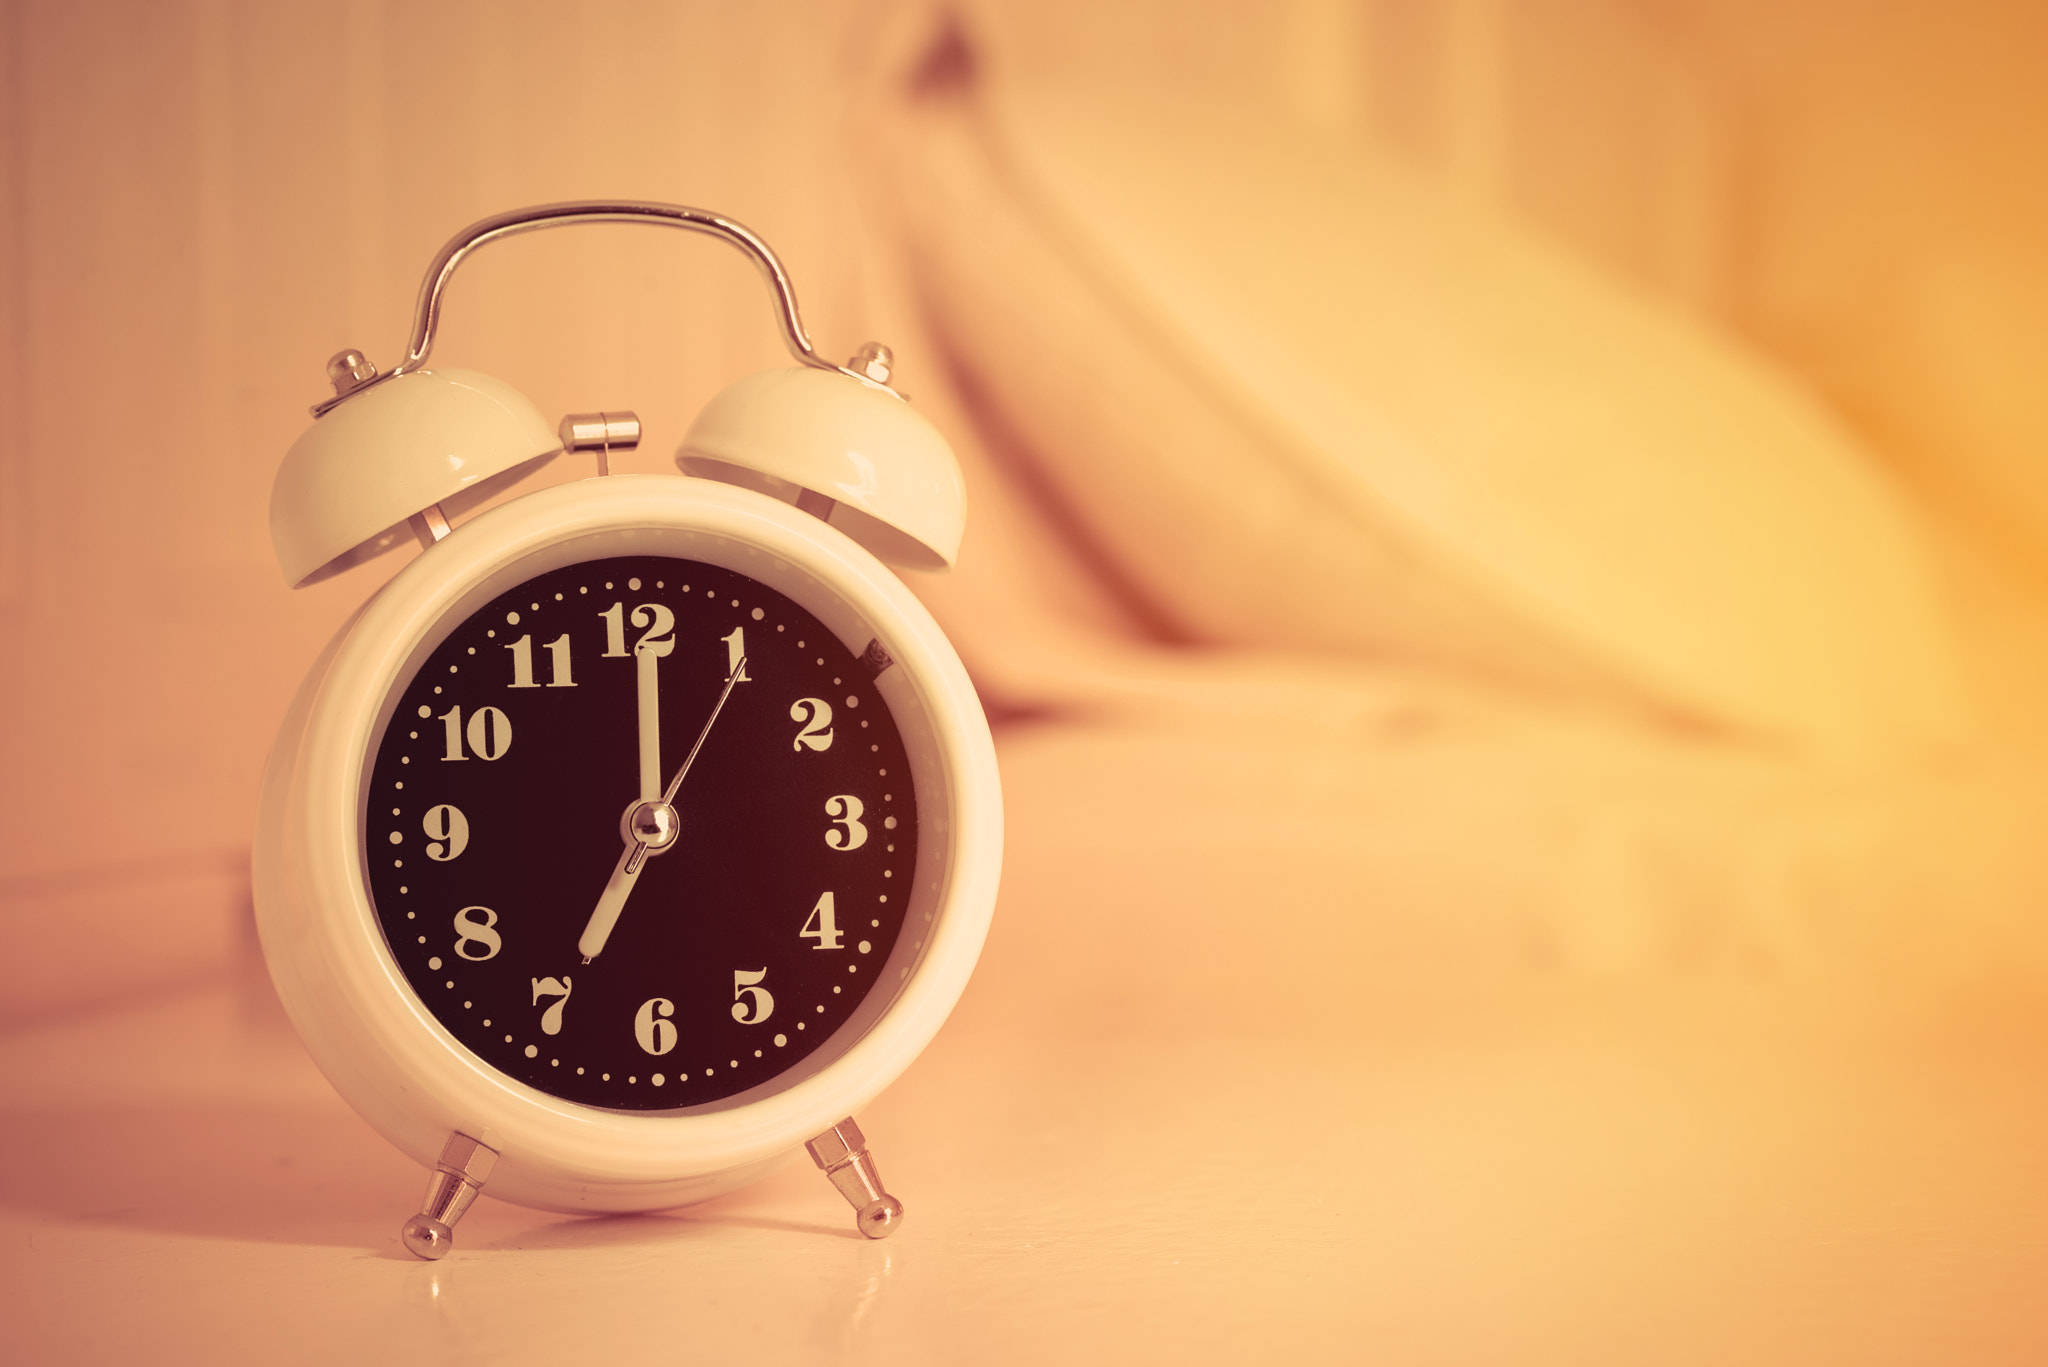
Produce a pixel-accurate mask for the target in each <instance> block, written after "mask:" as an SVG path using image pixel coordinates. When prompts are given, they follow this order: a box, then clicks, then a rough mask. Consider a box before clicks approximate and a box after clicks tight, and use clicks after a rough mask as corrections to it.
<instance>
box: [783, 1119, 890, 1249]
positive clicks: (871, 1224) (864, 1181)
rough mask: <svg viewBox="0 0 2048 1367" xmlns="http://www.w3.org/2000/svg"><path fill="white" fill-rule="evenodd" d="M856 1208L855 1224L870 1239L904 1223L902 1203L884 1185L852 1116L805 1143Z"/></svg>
mask: <svg viewBox="0 0 2048 1367" xmlns="http://www.w3.org/2000/svg"><path fill="white" fill-rule="evenodd" d="M804 1147H805V1148H807V1149H809V1150H810V1152H811V1161H812V1162H813V1163H816V1164H817V1165H818V1166H819V1167H820V1168H822V1169H823V1170H824V1173H825V1176H827V1177H829V1178H831V1179H832V1185H833V1186H835V1187H837V1188H839V1194H840V1195H841V1196H844V1197H845V1198H846V1204H848V1205H850V1206H852V1207H853V1209H854V1220H853V1222H854V1225H855V1226H856V1227H857V1228H858V1229H859V1230H860V1232H861V1233H863V1234H865V1235H867V1236H868V1237H869V1238H870V1239H886V1238H888V1237H889V1236H890V1235H891V1234H894V1233H895V1232H896V1227H897V1226H898V1225H900V1224H902V1223H903V1203H902V1202H901V1201H899V1200H897V1199H896V1198H895V1197H893V1196H891V1195H890V1194H889V1193H888V1192H886V1191H884V1190H883V1189H882V1175H881V1174H880V1173H879V1172H877V1171H875V1160H874V1159H873V1158H871V1157H869V1155H868V1146H867V1139H866V1137H865V1136H863V1135H862V1134H861V1132H860V1126H858V1125H856V1124H854V1123H853V1118H852V1117H851V1116H849V1117H847V1118H846V1119H845V1120H842V1121H840V1122H839V1123H838V1124H837V1125H834V1126H833V1127H832V1128H831V1129H829V1130H827V1131H825V1133H823V1134H821V1135H819V1136H818V1137H817V1138H816V1139H813V1140H811V1141H809V1142H808V1143H806V1144H805V1145H804Z"/></svg>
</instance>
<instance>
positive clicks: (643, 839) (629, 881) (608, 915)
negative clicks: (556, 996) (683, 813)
mask: <svg viewBox="0 0 2048 1367" xmlns="http://www.w3.org/2000/svg"><path fill="white" fill-rule="evenodd" d="M676 829H677V822H676V810H675V808H673V807H671V806H670V805H669V804H668V803H666V802H663V801H661V800H660V798H659V797H657V798H656V799H655V800H654V801H652V802H642V803H640V804H639V805H638V806H636V807H634V808H633V810H632V811H631V812H630V813H629V814H628V815H627V817H626V832H627V839H626V848H625V849H623V850H621V851H620V852H619V862H618V863H616V864H614V865H613V866H612V876H611V877H610V878H609V879H607V880H606V881H605V885H604V891H603V892H601V893H599V894H598V897H597V909H596V910H594V911H592V912H591V913H590V920H589V921H587V922H586V923H585V924H584V926H583V935H582V937H581V938H580V939H578V940H577V941H576V951H577V952H578V953H579V954H581V955H582V956H583V962H584V963H589V962H590V961H591V960H592V959H595V958H596V957H597V956H598V955H600V954H602V953H604V946H605V942H606V941H607V940H609V939H611V937H612V927H613V926H615V925H617V924H618V923H619V913H620V912H622V911H624V910H625V909H626V898H627V897H629V896H631V895H632V892H633V885H634V884H635V883H637V882H639V881H640V871H641V870H642V869H644V868H646V867H647V859H648V856H649V855H656V854H660V853H661V852H662V851H663V850H665V849H667V848H668V847H669V846H670V845H673V844H674V843H675V839H676Z"/></svg>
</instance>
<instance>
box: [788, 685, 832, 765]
mask: <svg viewBox="0 0 2048 1367" xmlns="http://www.w3.org/2000/svg"><path fill="white" fill-rule="evenodd" d="M789 719H790V720H791V721H800V722H802V723H803V724H804V729H803V730H801V731H799V732H797V733H796V739H795V740H793V741H791V742H790V743H789V748H790V749H792V750H794V751H796V752H797V753H798V754H802V753H803V752H804V750H805V748H806V747H808V748H810V749H812V750H830V749H831V748H832V704H831V703H828V702H826V701H825V700H824V699H823V698H798V699H797V700H796V701H795V702H793V703H791V704H790V705H789Z"/></svg>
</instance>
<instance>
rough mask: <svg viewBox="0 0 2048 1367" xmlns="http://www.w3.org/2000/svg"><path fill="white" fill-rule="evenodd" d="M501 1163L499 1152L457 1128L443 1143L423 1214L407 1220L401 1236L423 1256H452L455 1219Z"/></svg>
mask: <svg viewBox="0 0 2048 1367" xmlns="http://www.w3.org/2000/svg"><path fill="white" fill-rule="evenodd" d="M497 1164H498V1151H497V1150H496V1149H492V1148H486V1147H485V1146H484V1145H483V1144H482V1143H480V1142H478V1141H477V1140H474V1139H471V1138H470V1137H469V1136H468V1135H466V1134H464V1133H462V1131H460V1130H457V1131H456V1132H455V1133H453V1134H451V1135H449V1136H448V1142H447V1143H446V1144H443V1145H442V1146H441V1160H440V1161H439V1162H438V1163H436V1164H434V1175H433V1176H432V1177H430V1178H428V1179H427V1195H426V1199H425V1200H423V1201H421V1202H420V1211H419V1214H417V1215H415V1216H413V1217H412V1218H411V1219H410V1220H407V1221H406V1222H405V1228H404V1229H402V1230H401V1231H400V1237H401V1238H403V1239H404V1240H405V1246H406V1247H407V1248H408V1249H410V1250H412V1252H413V1253H414V1254H415V1255H416V1256H418V1257H421V1258H428V1259H436V1258H445V1257H447V1256H448V1250H449V1249H451V1248H453V1247H454V1246H455V1222H456V1221H457V1220H460V1219H461V1218H462V1213H463V1212H464V1211H466V1210H468V1209H469V1207H470V1203H471V1202H473V1201H475V1200H476V1198H477V1193H478V1192H480V1191H482V1190H483V1187H484V1179H485V1178H487V1177H489V1176H490V1175H491V1169H492V1168H494V1167H496V1166H497Z"/></svg>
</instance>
